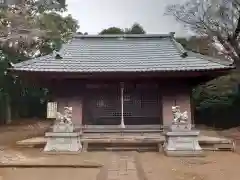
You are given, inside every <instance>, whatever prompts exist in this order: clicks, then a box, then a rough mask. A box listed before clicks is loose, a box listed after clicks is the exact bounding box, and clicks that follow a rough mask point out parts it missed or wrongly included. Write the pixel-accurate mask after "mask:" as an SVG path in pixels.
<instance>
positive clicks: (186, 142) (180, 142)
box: [164, 106, 203, 156]
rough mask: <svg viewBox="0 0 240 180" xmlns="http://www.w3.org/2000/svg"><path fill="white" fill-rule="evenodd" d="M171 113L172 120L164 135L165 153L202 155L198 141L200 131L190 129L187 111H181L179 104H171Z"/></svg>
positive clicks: (169, 154) (170, 154)
mask: <svg viewBox="0 0 240 180" xmlns="http://www.w3.org/2000/svg"><path fill="white" fill-rule="evenodd" d="M172 113H173V122H172V125H171V126H170V129H169V131H168V132H167V133H166V135H165V137H166V140H165V143H164V152H165V154H166V155H167V156H203V151H202V148H201V147H200V145H199V142H198V136H199V134H200V131H197V130H193V129H192V126H191V124H190V123H189V122H188V115H187V111H185V112H183V113H181V111H180V107H179V106H173V107H172Z"/></svg>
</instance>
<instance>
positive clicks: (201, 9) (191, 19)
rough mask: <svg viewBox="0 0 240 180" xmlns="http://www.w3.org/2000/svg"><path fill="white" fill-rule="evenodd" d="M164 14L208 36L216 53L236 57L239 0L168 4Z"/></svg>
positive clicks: (239, 50)
mask: <svg viewBox="0 0 240 180" xmlns="http://www.w3.org/2000/svg"><path fill="white" fill-rule="evenodd" d="M167 14H168V15H173V16H174V17H175V18H176V20H178V21H180V22H181V23H183V24H184V25H185V27H187V28H189V30H191V31H193V32H195V33H196V34H197V35H200V36H208V38H210V39H211V40H212V43H211V45H212V46H214V47H215V48H216V49H217V50H218V52H219V54H222V55H224V56H225V57H226V58H228V59H229V60H230V61H232V62H235V63H236V62H237V61H238V60H239V58H240V46H239V42H240V17H239V15H240V0H188V1H187V2H185V3H183V4H174V5H170V6H168V8H167Z"/></svg>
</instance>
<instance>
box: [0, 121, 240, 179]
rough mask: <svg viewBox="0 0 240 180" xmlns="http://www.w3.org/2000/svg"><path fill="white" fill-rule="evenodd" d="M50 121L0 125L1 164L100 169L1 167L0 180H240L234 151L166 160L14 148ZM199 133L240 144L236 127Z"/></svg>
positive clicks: (129, 154) (135, 154)
mask: <svg viewBox="0 0 240 180" xmlns="http://www.w3.org/2000/svg"><path fill="white" fill-rule="evenodd" d="M50 123H51V122H49V121H35V122H32V121H24V122H23V123H21V124H15V125H9V126H1V127H0V132H1V133H0V161H1V163H14V162H15V163H17V162H21V163H33V164H41V163H42V164H44V163H45V164H48V163H55V164H61V163H65V164H74V163H75V164H77V163H81V162H83V161H94V162H97V163H100V164H103V165H104V166H103V168H100V169H99V168H95V169H84V168H61V169H59V168H0V180H18V179H24V180H38V179H39V180H40V179H45V180H53V179H58V180H66V179H69V178H70V179H71V180H74V179H84V180H113V179H115V180H214V179H217V180H226V179H228V180H239V176H240V174H239V166H240V155H239V153H232V152H207V153H206V157H204V158H171V157H166V156H164V155H163V154H161V153H155V152H149V153H138V152H89V153H83V154H80V155H55V156H54V155H45V154H43V153H42V152H41V150H40V149H36V148H35V149H34V148H28V149H26V148H25V149H21V148H16V147H14V143H15V142H16V141H18V140H21V139H25V138H29V137H34V136H39V135H42V134H44V132H45V131H46V130H47V128H48V127H49V125H50ZM201 133H202V134H204V135H208V136H219V135H220V136H226V137H231V138H235V140H237V142H240V138H239V137H240V132H239V129H238V128H233V129H230V130H224V131H213V130H209V129H201ZM239 144H240V143H239ZM238 147H239V146H238Z"/></svg>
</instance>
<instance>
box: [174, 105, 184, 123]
mask: <svg viewBox="0 0 240 180" xmlns="http://www.w3.org/2000/svg"><path fill="white" fill-rule="evenodd" d="M172 113H173V123H174V124H179V123H187V121H188V114H187V111H184V112H183V113H181V111H180V107H179V106H173V107H172Z"/></svg>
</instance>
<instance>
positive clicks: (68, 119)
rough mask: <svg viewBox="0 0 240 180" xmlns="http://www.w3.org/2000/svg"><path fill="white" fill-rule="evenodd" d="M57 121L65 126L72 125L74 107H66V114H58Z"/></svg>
mask: <svg viewBox="0 0 240 180" xmlns="http://www.w3.org/2000/svg"><path fill="white" fill-rule="evenodd" d="M56 120H57V121H60V123H65V124H72V107H64V113H63V114H61V113H60V112H57V118H56Z"/></svg>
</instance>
